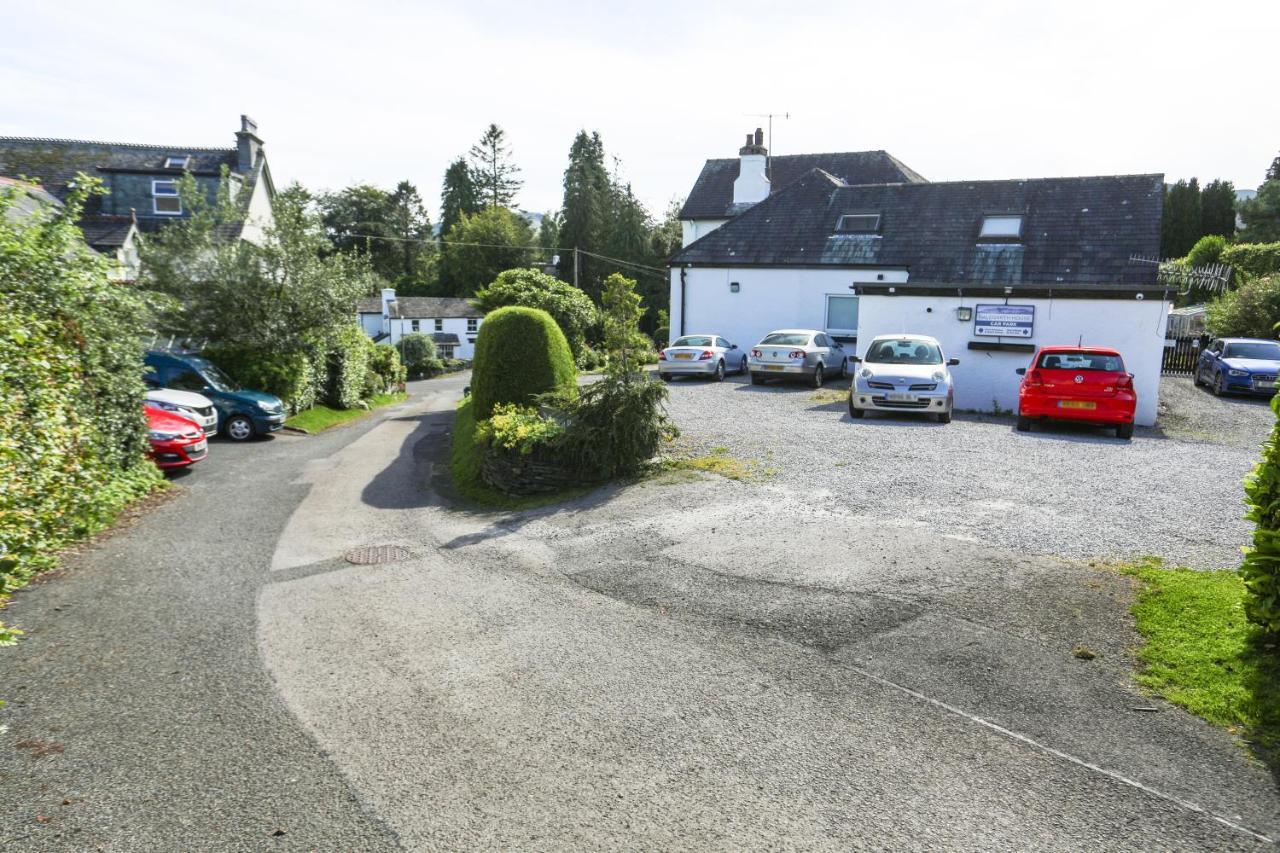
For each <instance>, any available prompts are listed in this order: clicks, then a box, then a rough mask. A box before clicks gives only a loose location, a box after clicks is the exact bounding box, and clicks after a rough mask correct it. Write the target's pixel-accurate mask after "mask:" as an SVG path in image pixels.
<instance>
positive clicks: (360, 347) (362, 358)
mask: <svg viewBox="0 0 1280 853" xmlns="http://www.w3.org/2000/svg"><path fill="white" fill-rule="evenodd" d="M373 348H374V343H373V341H372V340H370V339H369V336H368V335H366V334H365V333H364V330H363V329H361V328H360V327H359V326H358V325H356V324H355V323H350V324H348V325H345V326H342V327H341V328H339V329H338V331H337V332H336V333H335V334H334V336H333V340H332V342H331V343H330V345H329V350H328V360H327V367H328V380H327V381H326V382H325V390H324V402H325V403H326V404H327V405H329V406H332V407H333V408H335V409H355V408H358V407H359V406H360V403H361V401H363V400H364V399H366V398H367V397H368V396H370V394H369V390H368V383H367V374H368V373H369V364H370V362H371V361H372V358H373Z"/></svg>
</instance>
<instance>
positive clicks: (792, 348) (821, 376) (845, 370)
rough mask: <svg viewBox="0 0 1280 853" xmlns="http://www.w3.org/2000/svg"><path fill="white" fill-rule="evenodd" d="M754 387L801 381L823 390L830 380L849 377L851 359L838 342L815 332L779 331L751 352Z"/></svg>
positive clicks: (767, 336)
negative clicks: (774, 380)
mask: <svg viewBox="0 0 1280 853" xmlns="http://www.w3.org/2000/svg"><path fill="white" fill-rule="evenodd" d="M748 364H749V365H750V367H751V384H752V385H763V384H764V383H765V381H766V380H769V379H802V380H804V381H805V382H807V383H809V384H810V385H812V386H813V387H814V388H821V387H822V383H823V381H824V380H826V379H828V378H830V377H839V378H841V379H846V378H848V376H849V358H848V355H847V353H845V351H844V347H843V346H842V345H841V344H840V342H839V341H837V340H835V339H833V338H832V337H831V336H830V335H828V334H826V333H825V332H819V331H817V330H815V329H779V330H778V331H776V332H770V333H769V334H767V335H765V336H764V337H763V338H761V340H760V343H758V344H756V345H755V347H754V348H753V349H752V350H751V359H750V361H749V362H748Z"/></svg>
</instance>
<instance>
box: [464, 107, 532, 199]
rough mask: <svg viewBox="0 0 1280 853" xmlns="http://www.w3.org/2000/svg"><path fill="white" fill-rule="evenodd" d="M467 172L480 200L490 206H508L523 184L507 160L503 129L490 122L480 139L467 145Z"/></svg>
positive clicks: (509, 158) (505, 136) (509, 154)
mask: <svg viewBox="0 0 1280 853" xmlns="http://www.w3.org/2000/svg"><path fill="white" fill-rule="evenodd" d="M469 156H470V157H471V173H472V175H473V176H474V179H475V181H476V184H477V185H478V186H479V189H480V194H481V196H482V198H483V199H484V203H485V204H488V205H489V206H490V207H511V205H512V203H513V202H514V201H515V198H516V193H517V192H519V190H520V187H521V186H522V185H523V184H524V181H521V180H520V179H519V178H517V177H516V176H517V175H519V174H520V169H519V168H518V167H517V166H516V164H515V163H514V162H512V160H511V150H510V149H509V148H508V147H507V132H506V131H505V130H503V129H502V128H500V127H498V126H497V125H496V124H490V125H489V127H488V129H486V130H485V132H484V135H483V136H481V137H480V141H479V142H477V143H476V144H475V145H472V146H471V152H470V155H469Z"/></svg>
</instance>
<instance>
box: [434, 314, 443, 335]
mask: <svg viewBox="0 0 1280 853" xmlns="http://www.w3.org/2000/svg"><path fill="white" fill-rule="evenodd" d="M436 331H437V332H443V331H444V320H442V319H440V318H439V317H437V318H436Z"/></svg>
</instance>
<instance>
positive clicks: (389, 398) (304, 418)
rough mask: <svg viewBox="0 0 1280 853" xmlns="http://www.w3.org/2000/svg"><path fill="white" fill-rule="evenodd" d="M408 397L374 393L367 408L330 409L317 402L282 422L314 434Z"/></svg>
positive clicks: (399, 394) (405, 395)
mask: <svg viewBox="0 0 1280 853" xmlns="http://www.w3.org/2000/svg"><path fill="white" fill-rule="evenodd" d="M408 398H409V395H408V394H401V393H395V394H375V395H374V396H372V397H370V398H369V400H368V401H367V402H368V404H369V408H367V409H332V408H330V407H328V406H325V405H323V404H317V405H314V406H312V407H311V408H309V409H304V410H302V411H301V412H298V414H296V415H294V416H293V417H291V418H289V419H288V420H287V421H285V422H284V425H285V426H287V427H292V428H294V429H300V430H303V431H305V432H308V433H311V434H313V435H314V434H315V433H317V432H324V431H325V430H327V429H332V428H333V427H336V426H339V425H341V424H346V423H350V422H351V421H355V420H359V419H360V418H363V417H364V416H365V415H367V414H369V413H370V412H372V411H373V410H374V409H381V408H383V407H385V406H394V405H395V404H396V403H403V402H404V401H405V400H407V399H408Z"/></svg>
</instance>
